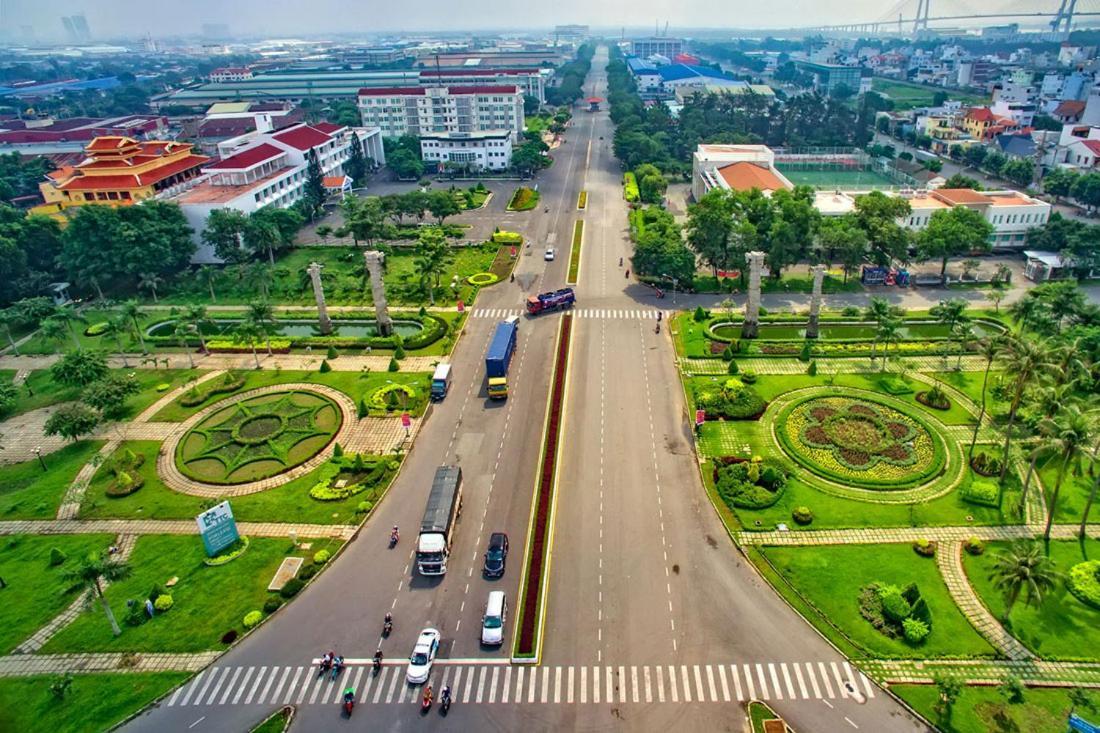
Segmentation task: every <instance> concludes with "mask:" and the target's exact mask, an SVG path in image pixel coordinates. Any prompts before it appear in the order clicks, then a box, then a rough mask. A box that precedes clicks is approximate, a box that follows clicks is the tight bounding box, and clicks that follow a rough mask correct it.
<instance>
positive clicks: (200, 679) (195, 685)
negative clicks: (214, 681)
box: [180, 669, 210, 705]
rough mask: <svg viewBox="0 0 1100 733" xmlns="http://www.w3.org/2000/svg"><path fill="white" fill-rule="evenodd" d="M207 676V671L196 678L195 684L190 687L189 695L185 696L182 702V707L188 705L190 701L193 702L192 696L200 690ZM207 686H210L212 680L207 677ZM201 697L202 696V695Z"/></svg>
mask: <svg viewBox="0 0 1100 733" xmlns="http://www.w3.org/2000/svg"><path fill="white" fill-rule="evenodd" d="M205 675H206V670H205V669H204V670H203V671H201V672H199V673H198V675H197V676H196V677H195V680H194V682H192V683H191V686H190V687H188V689H187V693H186V694H184V696H183V699H182V700H180V705H186V704H187V703H188V701H190V700H191V695H193V694H194V693H195V690H196V689H197V688H198V686H199V683H200V682H202V681H203V677H204V676H205ZM206 684H210V678H209V677H206ZM200 697H201V695H200Z"/></svg>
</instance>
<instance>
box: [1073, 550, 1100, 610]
mask: <svg viewBox="0 0 1100 733" xmlns="http://www.w3.org/2000/svg"><path fill="white" fill-rule="evenodd" d="M1066 585H1067V586H1068V587H1069V592H1070V593H1072V594H1073V595H1074V597H1075V598H1076V599H1077V600H1079V601H1081V603H1084V604H1086V605H1089V606H1092V607H1094V608H1100V560H1086V561H1085V562H1079V563H1077V564H1076V565H1074V566H1073V567H1072V568H1070V569H1069V575H1068V577H1067V578H1066Z"/></svg>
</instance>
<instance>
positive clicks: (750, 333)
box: [741, 252, 765, 339]
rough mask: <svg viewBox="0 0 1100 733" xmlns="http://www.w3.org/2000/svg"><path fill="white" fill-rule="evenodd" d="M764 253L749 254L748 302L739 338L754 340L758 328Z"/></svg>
mask: <svg viewBox="0 0 1100 733" xmlns="http://www.w3.org/2000/svg"><path fill="white" fill-rule="evenodd" d="M764 256H765V255H764V253H763V252H749V253H748V254H746V255H745V259H746V260H748V263H749V302H748V303H747V304H746V305H745V323H744V324H743V325H742V326H741V338H743V339H754V338H756V332H757V329H758V328H759V326H760V273H761V272H762V271H763V269H764Z"/></svg>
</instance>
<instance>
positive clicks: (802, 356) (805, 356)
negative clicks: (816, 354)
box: [798, 341, 813, 361]
mask: <svg viewBox="0 0 1100 733" xmlns="http://www.w3.org/2000/svg"><path fill="white" fill-rule="evenodd" d="M812 355H813V347H812V346H810V342H809V341H803V342H802V350H801V351H799V352H798V360H799V361H809V360H810V356H812Z"/></svg>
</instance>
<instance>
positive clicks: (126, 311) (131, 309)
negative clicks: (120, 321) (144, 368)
mask: <svg viewBox="0 0 1100 733" xmlns="http://www.w3.org/2000/svg"><path fill="white" fill-rule="evenodd" d="M119 312H120V313H121V315H122V316H124V317H125V318H127V319H129V321H130V323H131V324H133V327H134V334H135V335H137V339H138V343H140V344H141V353H142V354H148V353H149V349H147V348H145V336H144V335H143V334H142V333H141V324H139V323H138V316H140V315H141V308H139V307H138V304H137V301H136V300H127V301H126V302H125V303H123V304H122V308H121V309H120V311H119Z"/></svg>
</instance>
